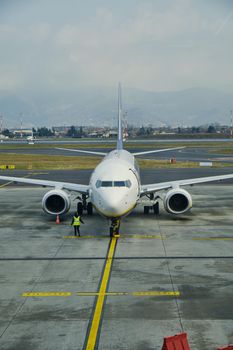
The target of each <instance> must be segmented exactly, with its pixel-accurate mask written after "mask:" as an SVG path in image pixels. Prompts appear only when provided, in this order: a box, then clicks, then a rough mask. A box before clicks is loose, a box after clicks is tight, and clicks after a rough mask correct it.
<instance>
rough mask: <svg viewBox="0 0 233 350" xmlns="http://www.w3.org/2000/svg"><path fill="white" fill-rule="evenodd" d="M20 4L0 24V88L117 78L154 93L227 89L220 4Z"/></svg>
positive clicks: (226, 29) (185, 0)
mask: <svg viewBox="0 0 233 350" xmlns="http://www.w3.org/2000/svg"><path fill="white" fill-rule="evenodd" d="M23 3H24V5H23V6H24V11H23V9H21V12H20V16H18V17H17V18H14V17H9V19H8V18H7V17H6V18H4V21H3V22H4V23H3V24H2V25H1V26H0V51H1V55H0V67H1V68H0V71H1V72H2V74H1V76H0V88H1V89H3V88H4V86H8V89H10V88H12V89H19V88H20V87H21V88H38V87H43V86H44V88H45V89H56V88H59V89H61V88H64V89H74V88H75V87H76V86H83V85H110V86H112V85H116V82H118V81H119V80H121V81H122V82H124V84H125V85H128V86H131V87H139V86H140V87H141V88H144V89H148V90H157V91H158V90H170V89H183V88H186V87H192V86H197V85H198V86H210V87H217V88H219V87H220V88H222V89H229V88H232V87H233V86H232V84H233V83H230V79H229V76H230V77H231V76H232V73H231V71H232V69H230V67H231V62H232V58H231V57H232V54H233V48H232V45H231V42H232V39H233V38H232V36H233V34H232V33H233V30H232V21H230V18H231V16H230V14H229V12H227V11H226V6H224V5H222V7H221V5H219V3H218V4H217V3H216V4H215V5H213V6H211V4H213V3H211V2H209V0H207V2H205V4H203V2H201V1H199V0H197V1H194V0H174V1H168V0H164V1H162V0H158V1H156V2H155V1H150V0H146V1H136V0H135V1H133V2H132V1H131V0H125V1H124V2H122V1H119V3H118V6H115V3H114V2H111V1H106V0H105V1H104V0H102V1H93V2H89V1H87V2H85V4H84V3H80V2H76V1H72V0H69V1H68V4H67V3H66V4H64V5H62V4H59V6H57V8H56V2H55V1H54V0H51V2H49V4H48V3H46V2H44V1H43V0H42V3H43V6H42V5H41V4H40V6H33V5H32V3H30V5H29V3H28V2H27V1H24V2H23ZM71 3H72V6H69V5H71ZM223 3H224V1H223V2H222V4H223ZM91 4H92V5H91ZM208 4H209V7H208V6H207V5H208ZM54 8H56V16H55V15H54ZM227 9H228V7H227ZM27 10H28V11H27ZM68 15H69V16H68ZM12 16H13V14H12ZM69 18H70V19H69ZM74 19H76V20H74ZM223 19H225V21H223ZM216 34H218V35H216ZM4 67H7V69H6V68H4ZM7 80H9V81H7Z"/></svg>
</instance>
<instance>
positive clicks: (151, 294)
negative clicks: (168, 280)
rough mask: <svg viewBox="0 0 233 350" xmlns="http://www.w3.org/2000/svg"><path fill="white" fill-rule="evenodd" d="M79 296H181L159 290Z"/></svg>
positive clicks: (83, 294)
mask: <svg viewBox="0 0 233 350" xmlns="http://www.w3.org/2000/svg"><path fill="white" fill-rule="evenodd" d="M77 295H78V296H99V295H104V296H123V295H129V296H137V297H141V296H180V292H158V291H151V292H106V293H104V294H101V293H98V292H77Z"/></svg>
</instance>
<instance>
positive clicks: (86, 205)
mask: <svg viewBox="0 0 233 350" xmlns="http://www.w3.org/2000/svg"><path fill="white" fill-rule="evenodd" d="M78 199H79V200H81V202H78V204H77V212H78V214H79V215H82V214H83V211H84V210H86V211H87V214H88V215H92V213H93V206H92V203H91V202H87V195H86V194H82V198H81V197H78Z"/></svg>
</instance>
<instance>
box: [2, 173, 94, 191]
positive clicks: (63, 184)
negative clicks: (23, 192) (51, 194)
mask: <svg viewBox="0 0 233 350" xmlns="http://www.w3.org/2000/svg"><path fill="white" fill-rule="evenodd" d="M0 180H3V181H10V182H19V183H26V184H29V185H39V186H44V187H55V188H59V189H65V190H69V191H75V192H79V193H84V194H87V193H88V191H89V186H87V185H79V184H75V183H70V182H59V181H49V180H40V179H28V178H22V177H13V176H0Z"/></svg>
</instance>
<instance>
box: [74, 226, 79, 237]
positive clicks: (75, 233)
mask: <svg viewBox="0 0 233 350" xmlns="http://www.w3.org/2000/svg"><path fill="white" fill-rule="evenodd" d="M79 227H80V226H74V235H75V236H77V232H78V235H79V236H80V230H79Z"/></svg>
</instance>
